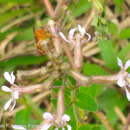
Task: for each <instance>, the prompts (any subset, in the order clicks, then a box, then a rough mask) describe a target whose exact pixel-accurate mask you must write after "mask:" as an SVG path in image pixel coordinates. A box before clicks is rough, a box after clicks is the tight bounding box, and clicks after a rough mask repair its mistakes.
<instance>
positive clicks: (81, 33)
mask: <svg viewBox="0 0 130 130" xmlns="http://www.w3.org/2000/svg"><path fill="white" fill-rule="evenodd" d="M76 31H79V33H78V36H79V38H80V39H82V38H84V36H85V35H86V36H87V37H88V39H87V40H82V41H81V44H82V43H84V42H87V41H89V40H90V39H91V35H90V34H89V33H86V31H85V28H84V27H81V25H78V27H76V28H72V29H70V31H69V35H68V39H67V38H66V37H65V35H64V34H63V33H62V32H60V33H59V35H60V36H61V37H62V38H63V39H64V40H65V41H66V42H68V43H72V44H73V45H75V44H76V42H75V33H76Z"/></svg>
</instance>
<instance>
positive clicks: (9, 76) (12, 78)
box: [4, 72, 15, 84]
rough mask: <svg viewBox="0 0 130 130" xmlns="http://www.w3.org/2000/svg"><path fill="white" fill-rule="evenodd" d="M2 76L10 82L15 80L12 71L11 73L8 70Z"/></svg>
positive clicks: (12, 82)
mask: <svg viewBox="0 0 130 130" xmlns="http://www.w3.org/2000/svg"><path fill="white" fill-rule="evenodd" d="M4 78H5V79H6V80H7V81H8V82H9V83H11V84H14V81H15V76H14V74H13V72H11V74H9V72H5V73H4Z"/></svg>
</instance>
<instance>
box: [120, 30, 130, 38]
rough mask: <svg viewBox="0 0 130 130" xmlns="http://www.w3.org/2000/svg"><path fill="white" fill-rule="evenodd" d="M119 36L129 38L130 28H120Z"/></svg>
mask: <svg viewBox="0 0 130 130" xmlns="http://www.w3.org/2000/svg"><path fill="white" fill-rule="evenodd" d="M120 38H121V39H127V38H130V28H125V29H123V30H121V32H120Z"/></svg>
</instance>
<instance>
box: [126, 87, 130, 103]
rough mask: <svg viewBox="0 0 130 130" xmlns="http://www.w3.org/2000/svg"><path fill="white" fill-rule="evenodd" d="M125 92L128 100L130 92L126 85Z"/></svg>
mask: <svg viewBox="0 0 130 130" xmlns="http://www.w3.org/2000/svg"><path fill="white" fill-rule="evenodd" d="M125 92H126V97H127V99H128V101H130V93H129V91H128V90H127V88H126V87H125Z"/></svg>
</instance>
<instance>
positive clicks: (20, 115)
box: [14, 107, 32, 125]
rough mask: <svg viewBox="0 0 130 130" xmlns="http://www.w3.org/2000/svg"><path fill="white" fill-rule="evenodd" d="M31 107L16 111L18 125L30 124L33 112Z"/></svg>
mask: <svg viewBox="0 0 130 130" xmlns="http://www.w3.org/2000/svg"><path fill="white" fill-rule="evenodd" d="M31 110H32V109H31V108H29V107H28V108H26V109H24V110H21V111H19V112H17V113H16V116H15V119H14V120H15V124H16V125H28V123H29V118H30V114H31Z"/></svg>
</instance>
